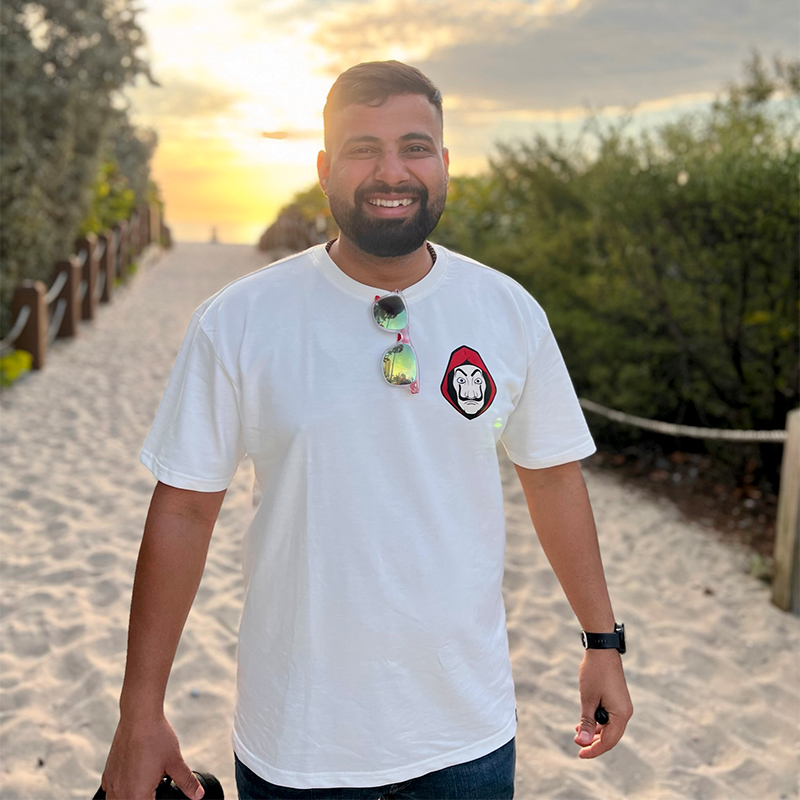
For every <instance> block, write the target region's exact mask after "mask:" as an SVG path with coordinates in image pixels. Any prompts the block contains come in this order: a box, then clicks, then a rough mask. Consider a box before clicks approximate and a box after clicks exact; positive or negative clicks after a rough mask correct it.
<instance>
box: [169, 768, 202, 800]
mask: <svg viewBox="0 0 800 800" xmlns="http://www.w3.org/2000/svg"><path fill="white" fill-rule="evenodd" d="M170 766H172V765H170ZM169 776H170V778H172V781H173V783H174V784H175V785H176V786H177V787H178V788H179V789H180V790H181V791H182V792H183V793H184V794H185V795H186V796H187V797H190V798H191V800H200V798H201V797H202V796H203V795H204V794H205V790H204V789H203V787H202V786H201V785H200V782H199V781H198V780H197V778H196V777H195V775H194V773H193V772H192V771H191V770H190V769H189V765H188V764H187V763H186V762H185V761H184V760H183V759H181V760H180V761H177V762H175V765H174V766H172V771H171V772H170V774H169Z"/></svg>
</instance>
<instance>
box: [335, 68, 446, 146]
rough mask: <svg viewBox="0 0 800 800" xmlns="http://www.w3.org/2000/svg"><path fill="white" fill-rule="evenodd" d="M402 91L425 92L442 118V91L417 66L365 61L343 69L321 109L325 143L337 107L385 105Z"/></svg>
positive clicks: (405, 92)
mask: <svg viewBox="0 0 800 800" xmlns="http://www.w3.org/2000/svg"><path fill="white" fill-rule="evenodd" d="M399 94H422V95H425V97H427V98H428V101H429V102H430V103H431V105H432V106H433V107H434V108H435V109H436V111H437V113H438V114H439V119H440V120H443V114H442V93H441V92H440V91H439V90H438V89H437V88H436V86H435V85H434V84H433V83H432V81H431V80H430V79H429V78H426V77H425V76H424V75H423V74H422V73H421V72H420V71H419V70H418V69H417V68H416V67H411V66H409V65H408V64H403V63H402V62H401V61H365V62H364V63H362V64H356V66H354V67H350V69H348V70H346V71H345V72H343V73H342V74H341V75H340V76H339V77H338V78H337V79H336V81H335V83H334V84H333V86H331V90H330V91H329V92H328V99H327V101H326V102H325V108H324V109H323V111H322V119H323V124H324V128H325V143H326V144H325V146H326V147H327V141H328V126H329V125H330V120H331V117H332V115H333V114H335V113H336V112H337V111H341V110H342V109H343V108H344V107H345V106H349V105H353V104H358V105H367V106H382V105H383V104H384V103H385V102H386V101H387V100H388V99H389V98H390V97H395V96H396V95H399Z"/></svg>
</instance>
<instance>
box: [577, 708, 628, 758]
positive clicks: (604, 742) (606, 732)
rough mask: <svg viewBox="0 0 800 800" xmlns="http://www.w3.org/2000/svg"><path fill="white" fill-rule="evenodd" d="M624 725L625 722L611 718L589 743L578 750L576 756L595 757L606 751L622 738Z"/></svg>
mask: <svg viewBox="0 0 800 800" xmlns="http://www.w3.org/2000/svg"><path fill="white" fill-rule="evenodd" d="M625 727H626V724H625V723H624V722H622V720H619V719H617V720H615V719H613V718H612V719H611V720H609V722H608V724H607V725H605V726H604V727H603V728H601V729H600V734H599V736H596V737H595V739H594V741H592V742H591V744H589V745H588V746H587V747H582V748H581V749H580V750H579V751H578V756H579V757H580V758H597V756H601V755H603V753H607V752H608V751H609V750H611V748H612V747H614V746H615V745H616V744H617V742H619V740H620V739H621V738H622V734H623V733H625Z"/></svg>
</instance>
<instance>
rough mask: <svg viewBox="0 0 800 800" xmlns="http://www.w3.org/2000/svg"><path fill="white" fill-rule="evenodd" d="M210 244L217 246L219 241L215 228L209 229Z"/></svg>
mask: <svg viewBox="0 0 800 800" xmlns="http://www.w3.org/2000/svg"><path fill="white" fill-rule="evenodd" d="M210 244H219V239H217V228H216V226H215V227H213V228H212V229H211V242H210Z"/></svg>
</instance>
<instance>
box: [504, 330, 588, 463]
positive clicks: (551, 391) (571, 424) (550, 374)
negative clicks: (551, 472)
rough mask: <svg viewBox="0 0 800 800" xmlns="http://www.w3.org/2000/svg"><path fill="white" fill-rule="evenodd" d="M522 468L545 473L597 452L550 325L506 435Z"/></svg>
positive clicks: (508, 448)
mask: <svg viewBox="0 0 800 800" xmlns="http://www.w3.org/2000/svg"><path fill="white" fill-rule="evenodd" d="M500 438H501V441H502V442H503V445H504V446H505V448H506V451H507V452H508V456H509V458H510V459H511V460H512V461H513V462H514V463H515V464H518V465H519V466H521V467H526V468H528V469H543V468H545V467H555V466H558V465H559V464H566V463H568V462H569V461H577V460H578V459H581V458H586V457H587V456H590V455H591V454H592V453H594V451H595V449H596V448H595V445H594V440H593V439H592V435H591V433H590V432H589V427H588V425H587V424H586V419H585V418H584V416H583V410H582V409H581V407H580V403H579V402H578V397H577V395H576V394H575V389H574V387H573V385H572V381H571V380H570V377H569V373H568V372H567V367H566V364H565V363H564V359H563V358H562V356H561V351H560V350H559V349H558V344H557V343H556V340H555V337H554V336H553V332H552V331H551V330H550V327H549V326H548V327H547V329H546V330H545V332H544V334H543V335H542V337H541V340H540V342H539V344H538V347H537V348H536V352H535V353H534V355H533V358H532V360H531V362H530V363H529V365H528V375H527V378H526V380H525V385H524V387H523V390H522V392H521V394H520V397H519V400H518V401H517V404H516V406H515V407H514V410H513V411H512V412H511V414H510V415H509V418H508V422H507V423H506V427H505V430H504V431H503V434H502V436H501V437H500Z"/></svg>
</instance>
